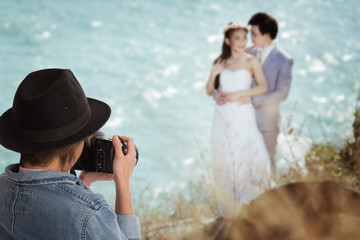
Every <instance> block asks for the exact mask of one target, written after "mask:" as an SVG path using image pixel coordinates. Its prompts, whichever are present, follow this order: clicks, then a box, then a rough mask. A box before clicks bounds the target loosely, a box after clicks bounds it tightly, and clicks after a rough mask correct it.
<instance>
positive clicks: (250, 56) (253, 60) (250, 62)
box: [246, 53, 259, 64]
mask: <svg viewBox="0 0 360 240" xmlns="http://www.w3.org/2000/svg"><path fill="white" fill-rule="evenodd" d="M246 60H247V62H248V63H249V64H253V63H254V62H259V59H257V58H256V57H254V56H253V55H251V54H248V53H247V54H246Z"/></svg>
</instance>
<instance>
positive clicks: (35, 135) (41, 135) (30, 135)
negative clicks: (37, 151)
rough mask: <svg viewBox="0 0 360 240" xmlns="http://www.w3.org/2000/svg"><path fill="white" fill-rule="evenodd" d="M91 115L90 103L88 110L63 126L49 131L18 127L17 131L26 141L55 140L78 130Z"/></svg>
mask: <svg viewBox="0 0 360 240" xmlns="http://www.w3.org/2000/svg"><path fill="white" fill-rule="evenodd" d="M90 117H91V110H90V107H89V105H88V106H87V109H86V111H85V112H84V113H83V115H82V116H80V117H79V118H78V119H76V120H75V121H73V122H71V123H70V124H68V125H65V126H63V127H61V128H56V129H52V130H47V131H29V130H24V129H19V128H17V129H16V131H17V133H18V134H19V135H21V136H22V137H23V138H24V139H25V140H26V141H32V142H53V141H57V140H61V139H64V138H66V137H69V136H71V135H73V134H74V133H75V132H78V131H79V130H80V129H81V128H83V127H84V126H85V125H86V124H87V123H88V122H89V120H90Z"/></svg>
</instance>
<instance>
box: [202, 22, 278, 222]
mask: <svg viewBox="0 0 360 240" xmlns="http://www.w3.org/2000/svg"><path fill="white" fill-rule="evenodd" d="M247 32H248V29H247V27H246V26H244V25H241V24H238V23H230V24H229V25H228V26H227V27H226V28H224V41H223V46H222V53H221V55H220V56H219V57H218V58H216V59H215V61H214V64H213V68H212V70H211V72H210V76H209V80H208V82H207V84H206V92H207V94H208V95H209V96H212V95H213V94H219V93H217V92H218V91H219V90H217V89H216V88H218V86H219V87H220V94H221V95H223V96H224V103H223V104H217V105H216V107H215V112H214V118H213V126H212V140H211V145H212V165H213V177H214V183H215V193H216V198H217V202H218V207H219V215H220V216H222V217H226V218H234V217H236V216H237V214H238V213H239V210H240V208H241V206H242V204H244V203H249V202H250V201H251V200H252V199H254V198H255V197H257V196H258V195H259V194H261V193H263V192H264V191H265V190H266V189H267V188H269V187H270V184H271V175H270V159H269V155H268V152H267V150H266V147H265V143H264V140H263V137H262V135H261V133H260V131H259V130H258V128H257V123H256V118H255V110H254V107H253V106H252V104H251V103H247V102H240V100H241V99H246V98H243V97H252V96H256V95H261V94H264V93H266V92H267V90H268V86H267V81H266V78H265V76H264V73H263V71H262V69H261V65H260V62H259V60H258V59H256V58H255V57H253V56H251V55H248V54H247V53H245V51H244V50H245V47H246V45H247ZM253 78H254V79H255V83H256V84H254V86H252V82H253Z"/></svg>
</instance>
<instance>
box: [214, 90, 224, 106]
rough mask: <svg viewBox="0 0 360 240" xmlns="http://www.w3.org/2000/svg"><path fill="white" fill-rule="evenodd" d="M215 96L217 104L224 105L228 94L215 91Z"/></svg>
mask: <svg viewBox="0 0 360 240" xmlns="http://www.w3.org/2000/svg"><path fill="white" fill-rule="evenodd" d="M213 98H214V100H215V101H216V104H217V105H220V106H221V105H224V104H225V103H226V95H225V94H223V93H221V92H214V93H213Z"/></svg>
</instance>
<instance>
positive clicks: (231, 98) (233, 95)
mask: <svg viewBox="0 0 360 240" xmlns="http://www.w3.org/2000/svg"><path fill="white" fill-rule="evenodd" d="M241 97H242V95H241V92H234V93H231V94H229V95H227V96H226V102H237V101H239V98H241Z"/></svg>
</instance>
